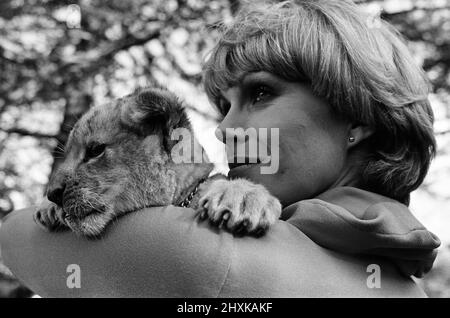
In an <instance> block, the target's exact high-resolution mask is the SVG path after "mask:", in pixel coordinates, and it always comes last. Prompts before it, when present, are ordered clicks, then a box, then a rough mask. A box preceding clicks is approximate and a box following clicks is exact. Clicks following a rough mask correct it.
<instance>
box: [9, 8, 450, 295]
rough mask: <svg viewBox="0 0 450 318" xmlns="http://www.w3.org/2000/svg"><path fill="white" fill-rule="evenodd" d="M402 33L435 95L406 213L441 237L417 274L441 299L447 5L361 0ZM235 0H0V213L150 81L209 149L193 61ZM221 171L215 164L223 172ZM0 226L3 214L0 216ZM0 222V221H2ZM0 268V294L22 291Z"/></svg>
mask: <svg viewBox="0 0 450 318" xmlns="http://www.w3.org/2000/svg"><path fill="white" fill-rule="evenodd" d="M357 3H358V4H359V5H360V6H361V7H362V8H363V9H364V10H366V11H367V12H369V13H370V14H371V15H372V17H373V18H371V19H368V22H367V23H371V25H372V26H373V27H376V23H377V18H378V17H380V16H381V18H383V19H386V20H388V21H390V22H391V23H393V24H394V25H395V26H396V28H397V29H398V30H399V31H400V32H401V33H402V34H403V35H404V37H405V38H406V40H407V41H408V45H409V47H410V49H411V50H412V52H413V54H414V57H415V58H416V61H417V63H418V64H421V65H422V66H423V67H424V69H425V70H426V72H427V74H428V76H429V78H430V80H431V82H432V83H433V87H434V91H433V94H431V96H430V99H431V101H432V106H433V108H434V111H435V115H436V124H435V130H436V134H437V139H438V146H439V152H438V156H437V158H436V159H435V160H434V162H433V165H432V167H431V169H430V173H429V175H428V177H427V178H426V180H425V182H424V184H423V185H422V186H421V187H420V189H418V190H417V191H415V192H414V193H413V195H412V203H411V209H412V210H413V212H414V213H415V215H416V216H417V217H418V218H419V219H420V220H421V221H422V222H423V223H424V224H425V225H426V226H427V227H428V228H429V229H430V230H432V231H433V232H435V233H436V234H438V235H439V236H440V237H441V239H442V241H443V245H442V247H441V248H440V253H439V257H438V260H437V263H436V266H435V268H434V269H433V271H432V272H431V273H430V274H429V275H428V276H427V277H426V278H425V279H424V280H421V281H420V284H422V285H423V286H424V288H425V290H426V291H427V293H428V294H429V295H430V296H433V297H450V231H449V230H448V228H449V225H450V214H449V212H450V211H449V207H450V191H449V186H450V181H449V180H450V147H449V146H450V72H449V69H450V1H449V0H427V1H423V0H359V1H357ZM239 4H240V3H239V0H213V1H206V0H135V1H121V0H110V1H104V0H71V1H56V0H42V1H38V0H2V1H1V2H0V218H1V216H4V215H6V214H7V213H9V212H10V211H12V210H14V209H20V208H23V207H26V206H30V205H34V204H36V203H38V202H39V201H40V199H41V198H42V195H43V193H44V190H45V186H46V184H47V182H48V178H49V176H50V174H51V171H52V170H53V169H54V167H55V166H56V165H57V164H58V162H59V161H60V157H61V154H60V149H61V146H62V145H63V144H64V142H65V140H66V138H67V135H68V132H69V131H70V128H71V127H72V125H73V124H74V122H75V121H76V120H77V119H78V118H79V117H80V116H81V115H82V114H83V113H84V112H85V111H86V110H87V109H89V107H91V106H92V105H96V104H99V103H104V102H106V101H109V100H111V99H113V98H116V97H120V96H123V95H125V94H128V93H130V92H131V91H132V90H133V89H134V88H135V87H137V86H143V85H148V84H151V83H153V82H158V83H160V84H163V85H166V86H168V87H169V88H170V89H171V90H173V91H174V92H175V93H177V94H178V95H180V96H181V97H183V98H184V99H185V100H186V101H187V103H188V104H190V105H192V106H190V108H189V115H190V117H191V119H192V122H193V125H194V127H195V131H196V133H197V136H198V138H199V140H200V143H202V144H203V146H204V147H205V149H206V151H207V152H208V154H209V155H210V157H212V158H213V159H214V158H220V156H222V151H223V148H222V147H221V146H220V144H219V143H218V142H217V141H215V138H214V133H213V132H214V128H215V125H216V124H217V117H216V114H215V112H214V110H213V109H212V108H211V106H210V105H209V104H208V102H207V99H206V97H205V95H204V93H203V91H202V88H201V61H202V58H204V56H205V55H206V54H207V52H208V50H209V49H210V48H211V47H212V46H213V44H214V42H215V40H216V39H217V37H218V31H217V28H216V26H217V23H219V22H220V21H224V22H225V23H227V22H229V21H231V20H232V19H233V14H234V13H235V12H236V10H237V9H238V8H239ZM223 169H224V167H218V170H223ZM0 222H1V221H0ZM0 224H1V223H0ZM29 295H30V293H29V292H28V291H27V290H26V288H24V287H22V286H20V285H19V283H18V282H17V281H15V280H14V279H12V278H11V277H10V276H9V274H8V271H7V269H6V268H5V267H4V266H3V265H1V254H0V297H2V296H9V297H14V296H29Z"/></svg>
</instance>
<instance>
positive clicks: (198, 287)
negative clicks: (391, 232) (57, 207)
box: [0, 206, 423, 297]
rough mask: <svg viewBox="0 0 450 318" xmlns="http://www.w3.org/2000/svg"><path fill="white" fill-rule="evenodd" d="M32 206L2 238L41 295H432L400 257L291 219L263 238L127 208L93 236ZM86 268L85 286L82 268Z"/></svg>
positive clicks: (6, 252) (183, 213)
mask: <svg viewBox="0 0 450 318" xmlns="http://www.w3.org/2000/svg"><path fill="white" fill-rule="evenodd" d="M32 212H33V209H32V208H29V209H25V210H21V211H16V212H13V213H12V214H10V215H9V216H8V217H7V218H6V220H4V223H3V225H2V226H1V228H0V245H1V250H2V255H3V258H4V261H5V263H6V265H7V266H8V267H9V268H10V269H11V270H12V272H13V273H14V274H15V275H16V276H17V277H18V278H19V279H20V280H21V281H23V282H24V284H25V285H27V286H28V287H29V288H31V289H32V290H33V291H34V292H36V293H37V294H39V295H41V296H51V297H95V296H99V297H217V296H219V297H325V296H333V297H336V296H337V297H346V296H358V297H377V296H378V297H380V296H381V297H389V296H396V297H417V296H421V295H423V293H421V292H420V291H419V290H418V288H417V287H416V286H415V284H414V283H413V282H412V281H411V280H410V279H409V278H405V277H403V276H400V275H399V273H398V272H397V271H396V270H395V269H394V268H393V266H392V264H389V263H388V262H386V261H384V260H381V259H373V258H371V259H366V258H363V257H353V256H348V255H344V254H338V253H334V252H331V251H329V250H327V249H324V248H321V247H320V246H318V245H317V244H315V243H314V242H312V241H311V240H310V239H309V238H308V237H306V236H305V235H304V234H303V233H302V232H301V231H299V230H298V229H297V228H296V227H294V226H293V225H291V224H289V223H288V222H284V221H279V222H277V223H276V224H275V225H274V226H273V227H271V228H270V230H269V232H268V233H267V234H266V235H264V236H263V237H260V238H254V237H248V236H246V237H233V236H232V235H231V234H229V233H228V232H225V231H223V230H218V229H216V228H214V227H212V226H210V225H209V224H208V222H198V221H197V219H196V218H195V212H194V211H193V210H191V209H184V208H178V207H174V206H168V207H158V208H149V209H144V210H142V211H138V212H135V213H131V214H128V215H126V216H124V217H122V218H121V219H119V220H118V221H117V222H115V223H113V224H111V225H110V226H109V227H108V230H107V233H106V235H105V236H104V237H103V238H102V239H100V240H88V239H85V238H83V237H77V236H76V235H75V234H73V233H71V232H69V231H67V232H63V233H47V232H44V231H43V230H42V229H41V228H40V227H39V226H37V225H36V224H35V223H34V222H33V217H32ZM371 263H375V264H379V265H380V266H381V268H382V269H383V273H382V288H380V289H370V288H368V287H367V277H368V275H369V274H370V273H369V274H368V273H367V266H368V265H369V264H371ZM78 267H79V269H80V288H76V286H74V285H76V280H75V279H74V276H73V275H74V268H75V269H76V268H78ZM68 269H69V270H70V271H69V272H67V270H68ZM68 280H69V284H67V281H68ZM71 287H73V288H71Z"/></svg>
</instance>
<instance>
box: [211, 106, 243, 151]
mask: <svg viewBox="0 0 450 318" xmlns="http://www.w3.org/2000/svg"><path fill="white" fill-rule="evenodd" d="M242 129H245V128H244V127H243V126H242V114H240V116H238V114H233V113H231V111H230V113H228V114H227V116H225V118H224V119H223V120H222V122H221V123H220V124H219V126H218V127H217V129H216V131H215V135H216V138H217V139H218V140H219V141H221V142H223V143H226V142H227V141H228V142H230V141H231V142H233V143H236V142H238V141H239V140H240V139H241V135H242V132H241V130H242Z"/></svg>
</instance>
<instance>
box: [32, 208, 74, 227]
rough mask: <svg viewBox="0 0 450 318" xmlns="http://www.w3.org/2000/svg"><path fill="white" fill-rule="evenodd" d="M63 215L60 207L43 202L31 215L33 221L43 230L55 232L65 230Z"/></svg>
mask: <svg viewBox="0 0 450 318" xmlns="http://www.w3.org/2000/svg"><path fill="white" fill-rule="evenodd" d="M63 215H64V214H63V211H62V209H61V208H60V207H58V206H57V205H56V204H54V203H52V202H50V201H45V202H44V203H42V204H41V205H40V206H39V208H38V209H37V210H36V211H35V212H34V213H33V219H34V222H35V223H36V224H38V225H39V226H40V227H41V228H43V229H44V230H46V231H49V232H56V231H62V230H65V229H67V225H66V223H65V221H64V217H63Z"/></svg>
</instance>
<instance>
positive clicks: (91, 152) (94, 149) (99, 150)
mask: <svg viewBox="0 0 450 318" xmlns="http://www.w3.org/2000/svg"><path fill="white" fill-rule="evenodd" d="M105 148H106V145H105V144H99V143H92V144H89V145H88V146H87V147H86V154H85V155H84V161H88V160H89V159H93V158H97V157H100V156H101V155H103V153H104V152H105Z"/></svg>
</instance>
